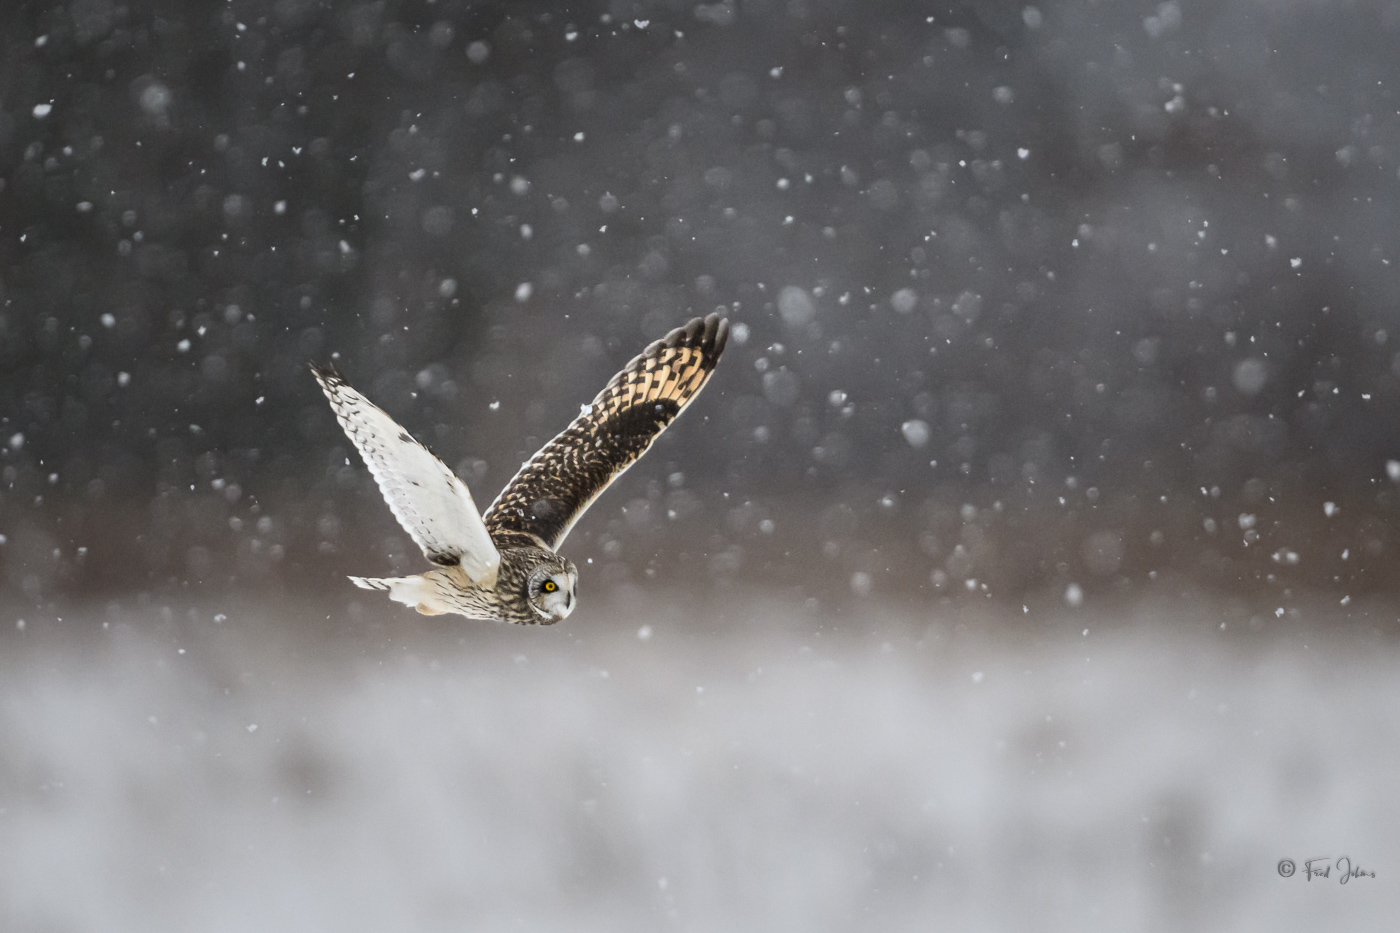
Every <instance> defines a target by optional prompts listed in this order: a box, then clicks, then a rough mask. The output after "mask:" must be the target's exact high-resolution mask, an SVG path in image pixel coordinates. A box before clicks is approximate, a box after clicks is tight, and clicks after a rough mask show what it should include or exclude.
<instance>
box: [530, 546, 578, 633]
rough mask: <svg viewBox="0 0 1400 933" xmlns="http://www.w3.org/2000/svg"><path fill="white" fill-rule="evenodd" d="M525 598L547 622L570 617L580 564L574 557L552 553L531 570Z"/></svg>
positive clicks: (574, 599) (551, 623)
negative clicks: (574, 561) (569, 557)
mask: <svg viewBox="0 0 1400 933" xmlns="http://www.w3.org/2000/svg"><path fill="white" fill-rule="evenodd" d="M525 587H526V591H525V599H526V601H527V602H528V603H529V604H530V608H531V609H533V610H534V611H535V614H536V615H538V616H539V617H540V622H541V623H542V624H544V625H553V624H554V623H555V622H561V621H563V620H564V619H566V618H568V615H569V613H571V612H573V611H574V603H575V602H576V594H577V589H578V568H577V567H575V566H574V563H573V561H571V560H569V559H568V558H566V557H560V556H559V555H557V554H550V555H549V556H548V557H547V558H546V559H544V560H542V561H540V565H539V566H538V567H536V568H535V570H534V572H533V573H531V574H530V576H529V579H528V580H527V581H526V583H525Z"/></svg>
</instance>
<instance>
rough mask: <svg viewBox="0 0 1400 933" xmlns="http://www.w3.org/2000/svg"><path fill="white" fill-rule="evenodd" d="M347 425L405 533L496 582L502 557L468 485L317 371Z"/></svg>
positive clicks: (327, 372) (438, 560) (339, 382)
mask: <svg viewBox="0 0 1400 933" xmlns="http://www.w3.org/2000/svg"><path fill="white" fill-rule="evenodd" d="M311 371H312V372H313V373H314V374H315V375H316V381H317V382H319V383H320V384H321V390H322V391H323V392H325V393H326V398H328V399H330V402H331V408H332V409H334V410H335V416H336V418H338V419H339V420H340V426H341V427H342V428H344V429H345V433H346V435H347V436H348V437H349V438H350V440H351V441H352V442H354V444H355V447H356V448H357V449H358V450H359V451H360V456H362V457H364V460H365V466H367V467H369V471H370V473H372V474H373V475H374V480H375V482H377V483H378V484H379V491H380V492H381V493H383V494H384V501H385V502H387V503H389V508H390V510H391V511H393V513H394V517H395V518H397V519H398V520H399V524H400V525H402V526H403V530H404V531H406V532H408V534H409V536H410V537H412V538H413V541H414V543H415V544H417V545H418V546H419V547H420V548H422V549H423V556H424V557H426V558H428V560H430V561H432V562H433V563H435V564H438V565H440V566H443V567H451V566H454V565H457V564H460V565H461V566H462V569H463V570H465V571H466V573H467V576H468V577H470V578H471V579H472V580H473V581H475V582H488V583H489V582H491V581H494V579H495V576H496V567H497V566H498V565H499V564H500V561H501V555H500V554H499V553H498V552H497V551H496V545H495V544H494V543H493V542H492V541H491V536H490V535H489V534H487V532H486V525H485V524H484V523H483V522H482V520H481V515H480V513H479V512H477V510H476V503H475V502H473V501H472V494H471V492H469V491H468V490H467V487H466V484H465V483H463V482H462V481H461V480H460V479H458V478H457V476H456V475H455V474H454V473H453V472H452V471H451V470H449V469H448V468H447V464H445V463H443V462H442V461H441V460H439V459H438V458H437V457H435V456H433V454H432V452H431V451H429V450H428V448H426V447H424V446H423V445H422V444H420V443H418V442H417V441H416V440H414V439H413V437H412V436H411V435H409V433H408V432H407V431H405V430H404V429H403V428H402V427H400V426H399V424H398V422H396V421H394V419H393V418H390V417H389V416H388V415H386V414H385V413H384V412H383V411H382V410H381V409H380V408H378V407H377V406H376V405H374V404H373V403H372V402H370V400H369V399H367V398H365V397H364V396H363V395H361V394H360V393H359V392H356V391H355V390H354V389H352V388H351V387H350V384H349V383H347V382H346V381H345V379H344V378H342V377H341V375H340V373H338V372H336V371H335V370H334V369H331V368H324V367H320V366H317V365H315V364H314V363H313V364H312V365H311Z"/></svg>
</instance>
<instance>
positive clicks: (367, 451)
mask: <svg viewBox="0 0 1400 933" xmlns="http://www.w3.org/2000/svg"><path fill="white" fill-rule="evenodd" d="M728 338H729V321H728V320H725V319H721V318H720V316H719V315H718V314H711V315H710V316H709V317H706V318H696V319H694V320H693V321H691V322H690V323H689V324H686V325H685V326H684V327H678V328H676V329H675V330H673V331H671V332H670V333H669V334H667V335H666V336H665V337H663V338H662V339H661V340H658V341H656V342H655V343H653V344H651V345H650V346H648V347H647V348H646V349H645V350H643V351H642V352H641V354H640V355H639V356H637V357H636V358H635V359H633V360H632V362H630V363H628V364H627V365H626V366H624V367H623V368H622V371H621V372H620V373H618V374H617V375H616V376H613V377H612V379H611V380H610V381H609V382H608V384H607V385H606V386H605V387H604V388H603V391H602V392H600V393H598V397H597V398H595V399H594V400H593V402H592V404H589V405H584V406H583V408H582V413H581V414H580V415H579V416H578V417H577V418H575V419H574V421H573V423H572V424H570V425H569V426H568V427H567V428H565V429H564V431H563V432H562V433H561V434H559V436H558V437H556V438H554V440H552V441H550V442H549V443H548V444H545V445H544V447H542V448H541V449H540V451H539V453H537V454H535V455H534V456H533V457H531V458H530V459H529V460H527V461H526V462H525V463H524V464H523V465H522V466H521V467H520V471H519V472H518V473H516V474H515V477H514V478H513V479H512V480H511V481H510V482H509V483H507V484H506V488H505V489H503V490H501V494H500V495H499V496H497V497H496V501H495V502H493V503H491V507H490V508H489V509H487V510H486V514H485V515H484V516H483V515H482V514H480V513H479V512H478V511H477V508H476V503H475V502H473V501H472V494H471V493H470V492H469V491H468V490H467V487H466V484H465V483H463V482H462V481H461V480H460V479H458V478H457V476H456V475H455V474H454V473H453V472H452V471H451V470H449V469H448V468H447V465H446V464H444V463H443V462H442V461H441V460H439V459H438V458H437V457H436V456H434V455H433V454H432V452H430V451H429V450H428V448H426V447H424V446H423V445H422V444H420V443H418V442H417V441H416V440H414V439H413V437H412V436H410V435H409V433H408V432H407V431H405V430H404V429H403V428H402V427H400V426H399V425H398V423H397V422H395V421H394V419H393V418H390V417H389V416H388V415H387V414H385V413H384V412H383V411H382V410H381V409H379V408H378V407H376V406H375V405H374V404H372V403H371V402H370V401H369V400H368V399H366V398H365V397H364V396H363V395H361V394H360V393H359V392H356V391H355V390H354V389H352V388H351V387H350V385H349V384H348V383H347V382H346V381H345V380H344V379H343V378H342V377H341V375H340V374H339V373H338V372H336V371H335V370H334V369H333V368H325V367H320V366H316V365H315V364H312V366H311V371H312V372H313V373H315V375H316V379H317V381H318V382H320V384H321V389H322V391H324V392H325V393H326V398H328V399H330V403H331V408H332V409H334V410H335V416H336V418H338V419H339V420H340V426H341V427H342V428H344V429H345V433H346V434H347V435H348V436H349V438H350V440H351V441H353V442H354V444H355V447H356V448H358V449H359V451H360V455H361V456H362V457H364V460H365V465H366V466H368V467H369V471H370V473H371V474H373V475H374V479H375V481H376V482H377V483H378V484H379V491H380V492H381V493H383V495H384V500H385V501H386V502H388V503H389V508H390V510H391V511H392V512H393V513H394V517H395V518H397V519H398V520H399V524H400V525H402V526H403V529H404V531H406V532H408V534H409V536H410V537H412V538H413V540H414V542H415V543H416V544H417V545H418V546H419V547H420V548H422V550H423V556H425V557H427V558H428V560H429V561H431V562H432V563H434V564H436V565H437V567H436V568H435V569H433V570H430V571H428V572H427V573H422V574H418V575H417V576H413V577H389V578H378V577H351V578H350V580H351V581H352V582H353V583H354V584H355V585H356V586H359V587H363V588H364V589H367V590H387V591H388V593H389V598H390V599H392V600H394V601H395V602H400V603H403V604H404V605H406V606H413V607H415V608H417V610H418V611H419V612H421V613H423V614H424V615H440V614H441V613H444V612H456V613H459V614H461V615H464V616H467V617H468V618H471V619H498V620H500V621H503V622H514V623H517V624H519V625H553V624H554V623H555V622H558V621H560V620H562V619H564V618H567V617H568V615H569V613H570V612H572V611H573V609H574V604H575V602H577V600H576V598H575V596H576V593H577V587H578V568H577V567H575V566H574V564H573V562H572V561H570V560H569V559H568V558H567V557H562V556H560V555H559V553H558V550H559V545H561V544H562V543H563V542H564V538H565V536H567V535H568V533H569V529H571V528H573V526H574V522H576V521H578V519H579V517H580V516H581V515H583V513H584V512H585V511H586V510H587V509H588V506H589V505H591V504H592V502H593V500H594V499H596V498H598V495H599V493H601V492H602V491H603V490H604V489H606V488H607V487H608V485H609V484H610V483H611V482H612V481H613V480H615V479H617V478H618V477H619V476H621V475H622V473H623V472H624V471H625V470H626V469H627V468H628V467H630V466H631V465H632V464H634V463H636V462H637V460H638V458H640V457H641V456H642V454H644V453H646V451H647V448H648V447H650V446H651V445H652V442H653V441H655V440H656V438H657V437H659V436H660V434H661V432H662V431H664V430H666V426H667V425H669V424H670V423H671V422H672V421H674V420H676V416H677V415H679V414H680V413H681V412H682V411H683V410H684V409H685V407H686V406H687V405H689V404H690V403H691V402H692V401H693V400H694V399H695V396H697V395H699V394H700V390H701V389H703V388H704V387H705V383H706V382H708V381H709V379H710V374H711V373H713V372H714V369H715V365H716V364H717V363H719V357H720V354H721V353H723V352H724V344H725V341H726V340H728Z"/></svg>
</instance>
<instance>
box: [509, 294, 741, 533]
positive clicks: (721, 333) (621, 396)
mask: <svg viewBox="0 0 1400 933" xmlns="http://www.w3.org/2000/svg"><path fill="white" fill-rule="evenodd" d="M728 338H729V321H727V320H721V319H720V316H719V315H718V314H711V315H710V316H709V317H707V318H696V319H695V320H693V321H691V322H690V323H689V324H687V325H685V326H684V327H678V328H676V329H675V330H673V331H671V332H670V333H669V334H667V335H666V336H665V337H664V338H662V339H661V340H658V341H656V342H655V343H653V344H651V345H650V346H649V347H647V348H646V349H645V350H643V351H642V353H641V355H640V356H638V357H637V358H636V359H634V360H632V362H630V363H628V364H627V365H626V366H625V367H624V368H623V370H622V372H620V373H618V374H617V375H616V376H613V377H612V380H611V381H610V382H609V383H608V384H607V387H606V388H604V389H603V391H602V392H600V393H598V397H597V398H595V399H594V400H593V404H591V405H585V406H583V413H582V414H580V415H579V416H578V417H577V418H575V419H574V422H573V424H571V425H569V426H568V427H567V428H565V429H564V431H563V433H561V434H560V435H559V436H558V437H556V438H554V440H552V441H550V442H549V443H548V444H546V445H544V447H543V448H541V449H540V452H539V453H537V454H535V455H534V456H533V457H531V458H530V459H529V460H528V461H527V462H526V463H525V464H524V465H523V466H522V467H521V468H520V472H519V473H516V474H515V478H514V479H512V480H511V481H510V482H509V483H508V484H506V488H505V489H503V490H502V491H501V494H500V496H499V497H497V499H496V501H495V502H493V503H491V507H490V508H489V509H487V510H486V527H487V528H489V529H490V530H491V533H492V535H493V536H497V537H499V536H501V535H502V534H503V533H512V532H513V533H516V534H524V535H527V536H529V537H530V538H533V539H535V540H537V541H539V542H540V543H541V544H543V545H544V546H545V547H548V548H550V549H551V550H553V549H557V548H558V547H559V545H560V544H561V543H563V541H564V537H565V536H566V535H567V534H568V533H569V529H570V528H572V527H573V524H574V522H576V521H578V519H579V516H581V515H582V514H583V513H584V511H585V510H586V509H587V508H588V506H589V505H590V504H591V503H592V502H593V500H594V499H596V498H597V497H598V494H599V493H601V492H602V491H603V490H604V489H606V488H607V487H608V484H609V483H611V482H612V481H613V480H614V479H616V478H617V477H618V476H620V475H622V473H623V471H625V470H626V469H627V468H628V467H630V466H631V465H632V464H634V463H636V462H637V459H638V458H639V457H641V455H642V454H644V453H646V451H647V448H648V447H650V446H651V444H652V442H653V441H655V440H656V438H657V437H658V436H659V435H660V434H661V432H662V431H664V430H665V429H666V426H667V425H668V424H670V423H671V422H672V421H674V420H675V419H676V416H677V415H679V414H680V413H681V411H682V410H683V409H684V408H685V406H686V405H689V404H690V402H691V401H692V400H694V398H695V396H696V395H698V394H699V392H700V390H701V389H703V388H704V387H705V383H706V382H707V381H709V378H710V374H711V373H712V372H714V368H715V365H716V364H717V363H718V362H719V355H720V354H721V353H723V352H724V344H725V341H726V340H728Z"/></svg>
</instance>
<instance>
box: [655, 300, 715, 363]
mask: <svg viewBox="0 0 1400 933" xmlns="http://www.w3.org/2000/svg"><path fill="white" fill-rule="evenodd" d="M728 340H729V318H724V317H720V316H719V312H717V311H716V312H714V313H713V314H710V315H708V316H706V317H697V318H692V319H691V320H689V321H687V322H686V323H685V324H684V325H682V326H680V327H677V328H676V329H675V330H673V331H671V332H670V333H669V334H667V335H666V336H665V337H662V338H661V339H660V340H658V341H656V342H655V343H653V344H651V345H650V346H648V347H647V348H646V349H645V350H643V351H642V356H643V357H648V356H652V355H654V354H655V353H656V352H657V351H658V350H660V349H661V348H662V347H665V348H667V349H671V350H674V349H676V348H677V347H695V348H697V349H700V350H703V351H705V353H706V355H707V356H711V357H713V358H714V359H719V355H720V354H721V353H723V352H724V345H725V343H726V342H727V341H728Z"/></svg>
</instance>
